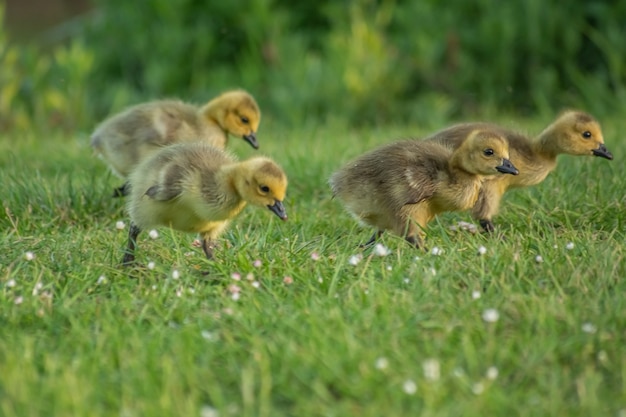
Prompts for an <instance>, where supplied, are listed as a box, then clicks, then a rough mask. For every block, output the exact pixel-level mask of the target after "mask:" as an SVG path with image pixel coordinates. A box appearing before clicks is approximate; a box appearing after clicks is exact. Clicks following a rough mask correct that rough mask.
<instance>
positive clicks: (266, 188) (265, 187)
mask: <svg viewBox="0 0 626 417" xmlns="http://www.w3.org/2000/svg"><path fill="white" fill-rule="evenodd" d="M259 190H261V191H263V192H264V193H269V192H270V187H268V186H267V185H261V186H259Z"/></svg>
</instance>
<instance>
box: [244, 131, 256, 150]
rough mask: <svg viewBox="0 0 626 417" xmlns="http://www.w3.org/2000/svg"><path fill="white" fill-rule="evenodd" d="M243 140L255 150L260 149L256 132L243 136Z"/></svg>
mask: <svg viewBox="0 0 626 417" xmlns="http://www.w3.org/2000/svg"><path fill="white" fill-rule="evenodd" d="M243 140H245V141H246V142H248V143H249V144H250V146H252V147H253V148H254V149H259V142H257V140H256V135H255V134H254V132H252V133H250V134H249V135H243Z"/></svg>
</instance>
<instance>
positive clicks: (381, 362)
mask: <svg viewBox="0 0 626 417" xmlns="http://www.w3.org/2000/svg"><path fill="white" fill-rule="evenodd" d="M374 367H375V368H376V369H378V370H379V371H382V370H385V369H387V367H389V361H388V360H387V358H385V357H384V356H381V357H380V358H378V359H376V362H374Z"/></svg>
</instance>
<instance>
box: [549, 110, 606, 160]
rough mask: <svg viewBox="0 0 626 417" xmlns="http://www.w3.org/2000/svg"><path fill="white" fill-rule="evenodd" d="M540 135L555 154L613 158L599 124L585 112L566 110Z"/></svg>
mask: <svg viewBox="0 0 626 417" xmlns="http://www.w3.org/2000/svg"><path fill="white" fill-rule="evenodd" d="M541 136H542V137H545V139H544V140H545V142H544V145H545V146H546V147H547V148H548V149H550V150H552V151H553V152H554V153H555V154H559V153H566V154H570V155H595V156H600V157H602V158H606V159H613V155H612V154H611V152H609V151H608V149H607V148H606V146H605V145H604V138H603V137H602V129H601V128H600V124H599V123H598V122H597V121H596V120H595V119H594V118H593V117H592V116H590V115H588V114H587V113H583V112H580V111H571V110H570V111H566V112H564V113H562V114H561V115H560V116H559V117H558V118H557V119H556V121H555V122H554V123H553V124H552V125H550V126H549V127H548V128H547V129H546V130H545V131H544V133H542V135H541ZM548 141H549V142H552V143H548Z"/></svg>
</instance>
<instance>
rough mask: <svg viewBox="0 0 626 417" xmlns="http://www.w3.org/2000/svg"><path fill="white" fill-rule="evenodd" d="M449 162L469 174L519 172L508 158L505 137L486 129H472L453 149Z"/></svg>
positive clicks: (515, 173)
mask: <svg viewBox="0 0 626 417" xmlns="http://www.w3.org/2000/svg"><path fill="white" fill-rule="evenodd" d="M451 162H452V163H454V164H456V165H458V166H459V167H460V168H462V169H464V170H465V171H467V172H469V173H471V174H480V175H493V174H496V173H498V172H502V173H505V174H512V175H517V174H518V173H519V172H518V171H517V169H516V168H515V167H514V166H513V164H512V163H511V161H510V160H509V144H508V142H507V141H506V139H504V138H503V137H502V136H500V135H499V134H497V133H495V132H490V131H488V130H474V131H472V132H471V133H470V134H469V135H468V137H467V139H466V140H465V141H464V142H463V143H462V144H461V146H460V147H459V148H458V149H457V150H456V151H454V154H453V156H452V159H451Z"/></svg>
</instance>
